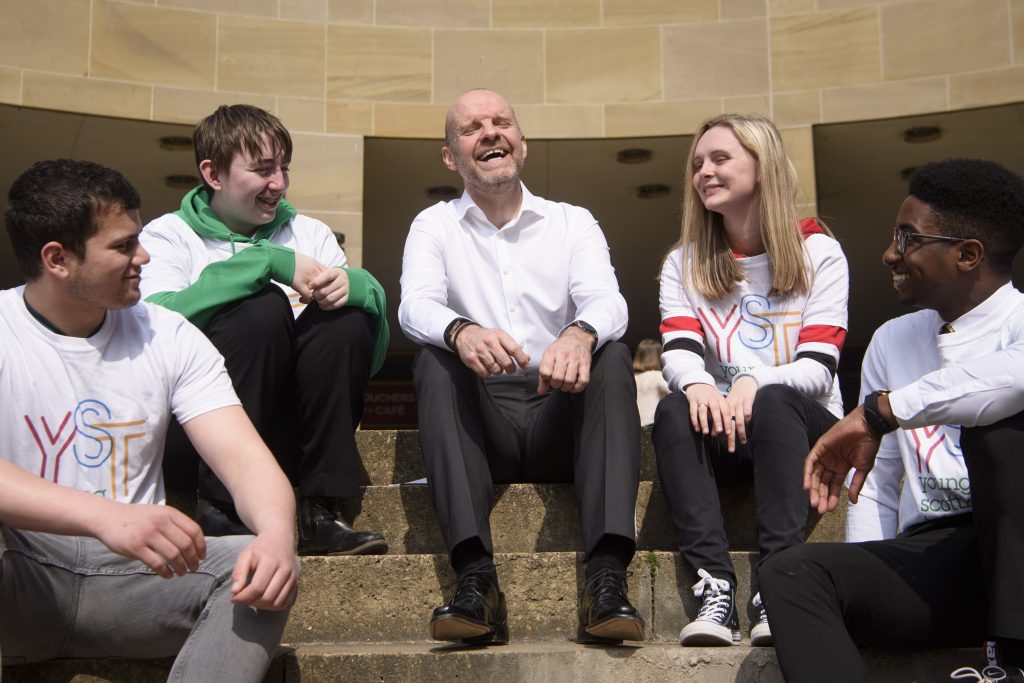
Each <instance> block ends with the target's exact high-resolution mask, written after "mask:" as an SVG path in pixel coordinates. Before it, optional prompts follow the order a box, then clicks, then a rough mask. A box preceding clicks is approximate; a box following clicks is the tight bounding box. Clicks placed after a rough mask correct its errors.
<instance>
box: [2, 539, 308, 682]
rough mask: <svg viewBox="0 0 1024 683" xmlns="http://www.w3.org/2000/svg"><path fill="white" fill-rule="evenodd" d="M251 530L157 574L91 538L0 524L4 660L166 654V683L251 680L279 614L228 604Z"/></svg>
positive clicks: (272, 640)
mask: <svg viewBox="0 0 1024 683" xmlns="http://www.w3.org/2000/svg"><path fill="white" fill-rule="evenodd" d="M251 540H252V537H251V536H228V537H222V538H208V539H206V543H207V546H206V548H207V552H206V559H205V560H204V561H203V562H202V563H200V566H199V569H198V571H196V572H191V573H189V574H186V575H185V576H176V577H174V578H171V579H163V578H161V577H159V576H157V575H156V574H154V573H153V572H152V571H151V570H150V569H149V568H148V567H146V566H145V565H143V564H142V563H141V562H139V561H138V560H132V559H129V558H126V557H122V556H120V555H117V554H116V553H113V552H111V551H110V550H109V549H108V548H107V547H106V546H104V545H103V544H102V543H100V542H99V541H97V540H96V539H93V538H82V537H76V536H58V535H54V534H43V533H36V532H26V531H20V530H18V529H12V528H10V527H6V526H3V525H0V648H2V650H3V658H4V664H18V663H23V662H33V661H39V660H44V659H54V658H58V657H71V658H79V657H80V658H95V657H119V658H132V659H150V658H157V657H170V656H176V659H175V661H174V666H173V668H172V669H171V672H170V676H169V677H168V680H171V681H200V680H207V681H261V680H262V679H263V675H264V673H265V671H266V669H267V667H268V665H269V664H270V660H271V658H272V657H273V656H274V653H275V651H276V649H277V645H278V643H279V642H280V641H281V634H282V632H283V631H284V626H285V623H286V622H287V620H288V611H287V610H285V611H281V612H271V611H265V610H264V611H257V610H255V609H253V608H250V607H245V606H240V605H233V604H232V603H231V572H232V570H233V569H234V565H235V560H236V558H237V557H238V553H239V552H240V551H241V550H242V549H243V548H244V547H245V546H246V545H247V544H248V543H249V542H250V541H251Z"/></svg>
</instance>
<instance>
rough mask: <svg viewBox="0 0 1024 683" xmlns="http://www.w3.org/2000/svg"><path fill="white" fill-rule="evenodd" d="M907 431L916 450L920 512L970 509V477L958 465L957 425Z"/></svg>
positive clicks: (959, 449) (960, 459) (959, 456)
mask: <svg viewBox="0 0 1024 683" xmlns="http://www.w3.org/2000/svg"><path fill="white" fill-rule="evenodd" d="M907 432H908V434H909V435H910V438H911V439H912V440H913V442H914V448H915V451H916V453H917V482H918V484H919V485H920V487H921V497H920V498H919V499H918V501H917V504H918V508H919V509H920V510H921V512H935V513H942V512H961V511H965V510H970V509H971V480H970V478H969V477H968V476H967V472H966V470H965V468H964V467H963V465H962V462H963V458H964V452H963V450H962V449H961V448H960V428H959V427H955V426H952V427H951V426H948V425H940V426H936V427H917V428H915V429H909V430H907ZM958 461H959V462H958ZM933 466H934V469H933ZM936 470H938V472H936ZM950 472H953V473H955V474H953V475H950Z"/></svg>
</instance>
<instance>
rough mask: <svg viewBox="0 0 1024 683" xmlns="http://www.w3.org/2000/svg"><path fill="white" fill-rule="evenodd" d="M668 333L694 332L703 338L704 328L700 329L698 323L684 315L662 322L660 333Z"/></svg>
mask: <svg viewBox="0 0 1024 683" xmlns="http://www.w3.org/2000/svg"><path fill="white" fill-rule="evenodd" d="M669 332H696V333H697V334H699V335H700V336H702V337H703V336H704V328H703V327H701V324H700V321H699V320H697V319H696V318H691V317H689V316H686V315H680V316H676V317H675V318H665V319H664V320H662V321H661V333H662V334H668V333H669Z"/></svg>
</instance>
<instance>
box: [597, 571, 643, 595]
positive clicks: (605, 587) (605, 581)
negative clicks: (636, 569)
mask: <svg viewBox="0 0 1024 683" xmlns="http://www.w3.org/2000/svg"><path fill="white" fill-rule="evenodd" d="M632 574H633V572H624V571H615V570H614V569H602V570H600V571H598V572H597V573H596V574H594V575H593V576H592V577H590V583H593V584H594V589H593V595H594V596H595V597H596V598H598V599H606V598H609V597H615V598H616V599H623V600H624V599H626V592H625V587H626V577H628V576H631V575H632ZM612 591H614V593H613V594H612Z"/></svg>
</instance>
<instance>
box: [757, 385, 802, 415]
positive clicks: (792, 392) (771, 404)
mask: <svg viewBox="0 0 1024 683" xmlns="http://www.w3.org/2000/svg"><path fill="white" fill-rule="evenodd" d="M802 399H803V395H802V394H801V393H800V390H799V389H794V388H793V387H789V386H786V385H785V384H767V385H765V386H763V387H760V388H758V390H757V393H756V394H755V395H754V406H753V408H752V414H753V415H757V414H758V413H766V414H777V413H780V412H783V411H791V410H793V409H794V408H795V407H797V406H799V405H800V403H801V401H802Z"/></svg>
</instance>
